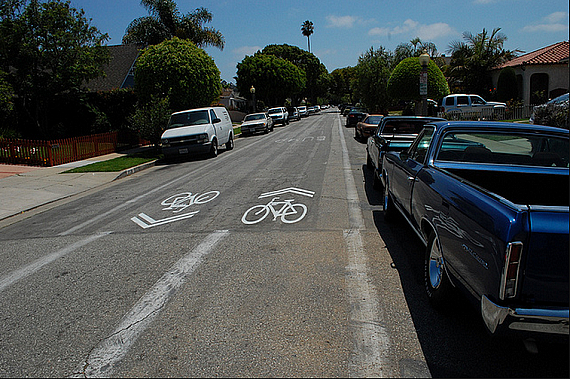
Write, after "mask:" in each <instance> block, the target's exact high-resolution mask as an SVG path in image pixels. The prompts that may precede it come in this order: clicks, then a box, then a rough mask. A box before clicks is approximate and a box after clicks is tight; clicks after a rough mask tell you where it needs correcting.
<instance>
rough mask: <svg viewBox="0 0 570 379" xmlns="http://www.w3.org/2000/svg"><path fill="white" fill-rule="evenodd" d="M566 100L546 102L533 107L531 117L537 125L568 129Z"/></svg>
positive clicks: (568, 107)
mask: <svg viewBox="0 0 570 379" xmlns="http://www.w3.org/2000/svg"><path fill="white" fill-rule="evenodd" d="M569 109H570V106H569V103H568V100H566V101H562V102H560V103H547V104H544V105H539V106H537V107H535V108H534V112H533V119H534V123H535V124H538V125H548V126H556V127H558V128H564V129H568V112H569Z"/></svg>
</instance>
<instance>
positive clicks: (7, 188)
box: [0, 147, 155, 220]
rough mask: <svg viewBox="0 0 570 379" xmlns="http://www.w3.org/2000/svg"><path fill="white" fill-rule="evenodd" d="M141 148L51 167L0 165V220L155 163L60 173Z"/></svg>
mask: <svg viewBox="0 0 570 379" xmlns="http://www.w3.org/2000/svg"><path fill="white" fill-rule="evenodd" d="M143 149H145V147H142V148H137V149H133V150H127V151H124V152H121V153H112V154H107V155H102V156H99V157H93V158H89V159H85V160H82V161H77V162H71V163H66V164H63V165H59V166H54V167H30V166H24V165H7V164H0V220H3V219H6V218H8V217H11V216H14V215H17V214H20V213H23V212H26V211H29V210H31V209H34V208H37V207H39V206H41V205H45V204H48V203H51V202H54V201H56V200H60V199H64V198H67V197H70V196H73V195H75V194H78V193H81V192H85V191H87V190H90V189H92V188H96V187H99V186H101V185H103V184H107V183H110V182H112V181H114V180H116V179H120V178H123V177H125V176H128V175H131V174H134V173H135V172H138V171H140V170H142V169H145V168H148V167H152V166H154V164H155V161H152V162H148V163H145V164H142V165H140V166H137V167H133V168H131V169H127V170H124V171H122V172H88V173H82V174H73V173H65V174H64V173H63V172H64V171H67V170H69V169H71V168H74V167H81V166H85V165H88V164H91V163H94V162H101V161H106V160H110V159H113V158H117V157H121V156H125V155H128V154H132V153H135V152H139V151H142V150H143Z"/></svg>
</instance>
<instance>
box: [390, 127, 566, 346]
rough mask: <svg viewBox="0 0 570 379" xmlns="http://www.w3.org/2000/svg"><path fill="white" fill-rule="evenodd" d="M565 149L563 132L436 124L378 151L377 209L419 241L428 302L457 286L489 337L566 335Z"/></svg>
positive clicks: (439, 301)
mask: <svg viewBox="0 0 570 379" xmlns="http://www.w3.org/2000/svg"><path fill="white" fill-rule="evenodd" d="M568 152H569V145H568V130H565V129H560V128H552V127H546V126H538V125H522V124H508V123H492V122H438V123H433V124H426V126H425V127H424V129H423V130H422V132H421V133H420V134H419V135H418V136H417V138H416V139H415V141H414V142H413V143H412V145H411V146H410V147H409V148H408V149H407V150H405V151H403V152H388V153H386V154H385V155H384V157H383V165H382V176H381V177H382V181H383V185H384V214H385V216H386V219H388V220H389V219H390V217H392V216H393V215H394V214H396V212H398V213H400V214H402V215H403V216H404V217H405V219H406V220H407V221H408V223H409V224H410V225H411V226H412V227H413V229H414V231H415V232H416V233H417V235H418V236H419V237H420V239H421V240H422V241H423V242H424V244H425V245H426V252H425V255H424V267H425V289H426V292H427V295H428V297H429V299H430V301H431V302H432V304H433V305H435V306H447V305H449V302H448V300H449V296H448V295H449V294H450V291H451V290H452V288H453V287H458V288H460V289H463V290H466V291H465V293H467V294H468V295H469V296H470V297H471V298H472V299H474V300H476V301H477V303H478V306H479V308H480V312H481V315H482V318H483V321H484V322H485V325H486V326H487V328H488V330H489V332H491V333H493V334H494V333H501V334H502V333H503V332H509V333H512V334H519V335H520V337H521V338H523V339H525V340H528V339H530V338H532V339H538V338H542V337H545V336H547V338H548V339H549V340H552V339H554V338H558V337H562V340H566V341H568V302H569V291H568V275H569V266H568V261H569V250H568V248H569V246H568V241H569V212H568V209H569V168H568V167H569V158H568Z"/></svg>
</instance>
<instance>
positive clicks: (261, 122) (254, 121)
mask: <svg viewBox="0 0 570 379" xmlns="http://www.w3.org/2000/svg"><path fill="white" fill-rule="evenodd" d="M265 122H267V121H266V120H249V121H244V122H242V123H241V125H242V126H244V125H246V126H247V125H256V124H263V123H265Z"/></svg>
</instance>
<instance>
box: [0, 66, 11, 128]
mask: <svg viewBox="0 0 570 379" xmlns="http://www.w3.org/2000/svg"><path fill="white" fill-rule="evenodd" d="M5 76H6V74H5V73H4V72H3V71H2V70H0V137H2V136H4V135H8V134H9V126H10V125H9V124H10V122H9V120H10V118H11V116H12V114H13V110H14V90H13V89H12V86H10V84H9V83H8V82H7V81H6V80H5V79H4V77H5Z"/></svg>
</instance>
